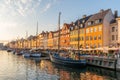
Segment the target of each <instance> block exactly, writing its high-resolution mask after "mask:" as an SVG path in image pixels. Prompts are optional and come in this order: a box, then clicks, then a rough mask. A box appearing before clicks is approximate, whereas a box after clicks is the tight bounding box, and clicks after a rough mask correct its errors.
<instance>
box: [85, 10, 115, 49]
mask: <svg viewBox="0 0 120 80" xmlns="http://www.w3.org/2000/svg"><path fill="white" fill-rule="evenodd" d="M112 19H114V16H113V14H112V11H111V10H110V9H108V10H100V12H98V13H96V14H94V15H92V16H91V17H90V18H89V19H88V20H87V22H86V27H85V36H86V39H85V46H86V48H98V47H109V36H110V33H109V29H110V26H109V25H110V21H111V20H112Z"/></svg>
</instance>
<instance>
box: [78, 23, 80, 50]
mask: <svg viewBox="0 0 120 80" xmlns="http://www.w3.org/2000/svg"><path fill="white" fill-rule="evenodd" d="M79 24H80V22H79V21H78V51H79V48H80V42H79V41H80V26H79Z"/></svg>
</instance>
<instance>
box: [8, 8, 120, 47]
mask: <svg viewBox="0 0 120 80" xmlns="http://www.w3.org/2000/svg"><path fill="white" fill-rule="evenodd" d="M59 31H60V36H59ZM58 40H59V41H60V42H58ZM58 43H60V44H58ZM119 43H120V17H118V12H117V11H114V13H112V11H111V9H107V10H103V9H102V10H100V11H99V12H97V13H95V14H92V15H89V16H87V15H83V16H82V18H81V19H78V20H76V21H74V22H72V23H64V24H63V26H62V28H61V29H60V30H57V31H50V32H48V31H46V32H44V31H43V32H42V33H40V34H39V35H36V36H29V37H28V38H27V39H19V40H16V41H11V42H10V43H9V47H11V48H35V47H37V48H43V49H58V45H59V46H60V49H69V48H73V49H80V48H83V49H89V48H103V47H119Z"/></svg>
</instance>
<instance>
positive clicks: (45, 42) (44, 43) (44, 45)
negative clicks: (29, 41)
mask: <svg viewBox="0 0 120 80" xmlns="http://www.w3.org/2000/svg"><path fill="white" fill-rule="evenodd" d="M47 44H48V32H47V31H46V32H44V34H43V48H44V49H47Z"/></svg>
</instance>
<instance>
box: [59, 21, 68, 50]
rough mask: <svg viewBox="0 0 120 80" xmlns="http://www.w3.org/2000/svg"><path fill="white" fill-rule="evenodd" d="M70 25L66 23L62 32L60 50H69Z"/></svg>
mask: <svg viewBox="0 0 120 80" xmlns="http://www.w3.org/2000/svg"><path fill="white" fill-rule="evenodd" d="M69 28H70V24H67V23H64V25H63V27H62V29H61V31H60V48H61V49H67V48H68V47H69V46H70V29H69Z"/></svg>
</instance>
